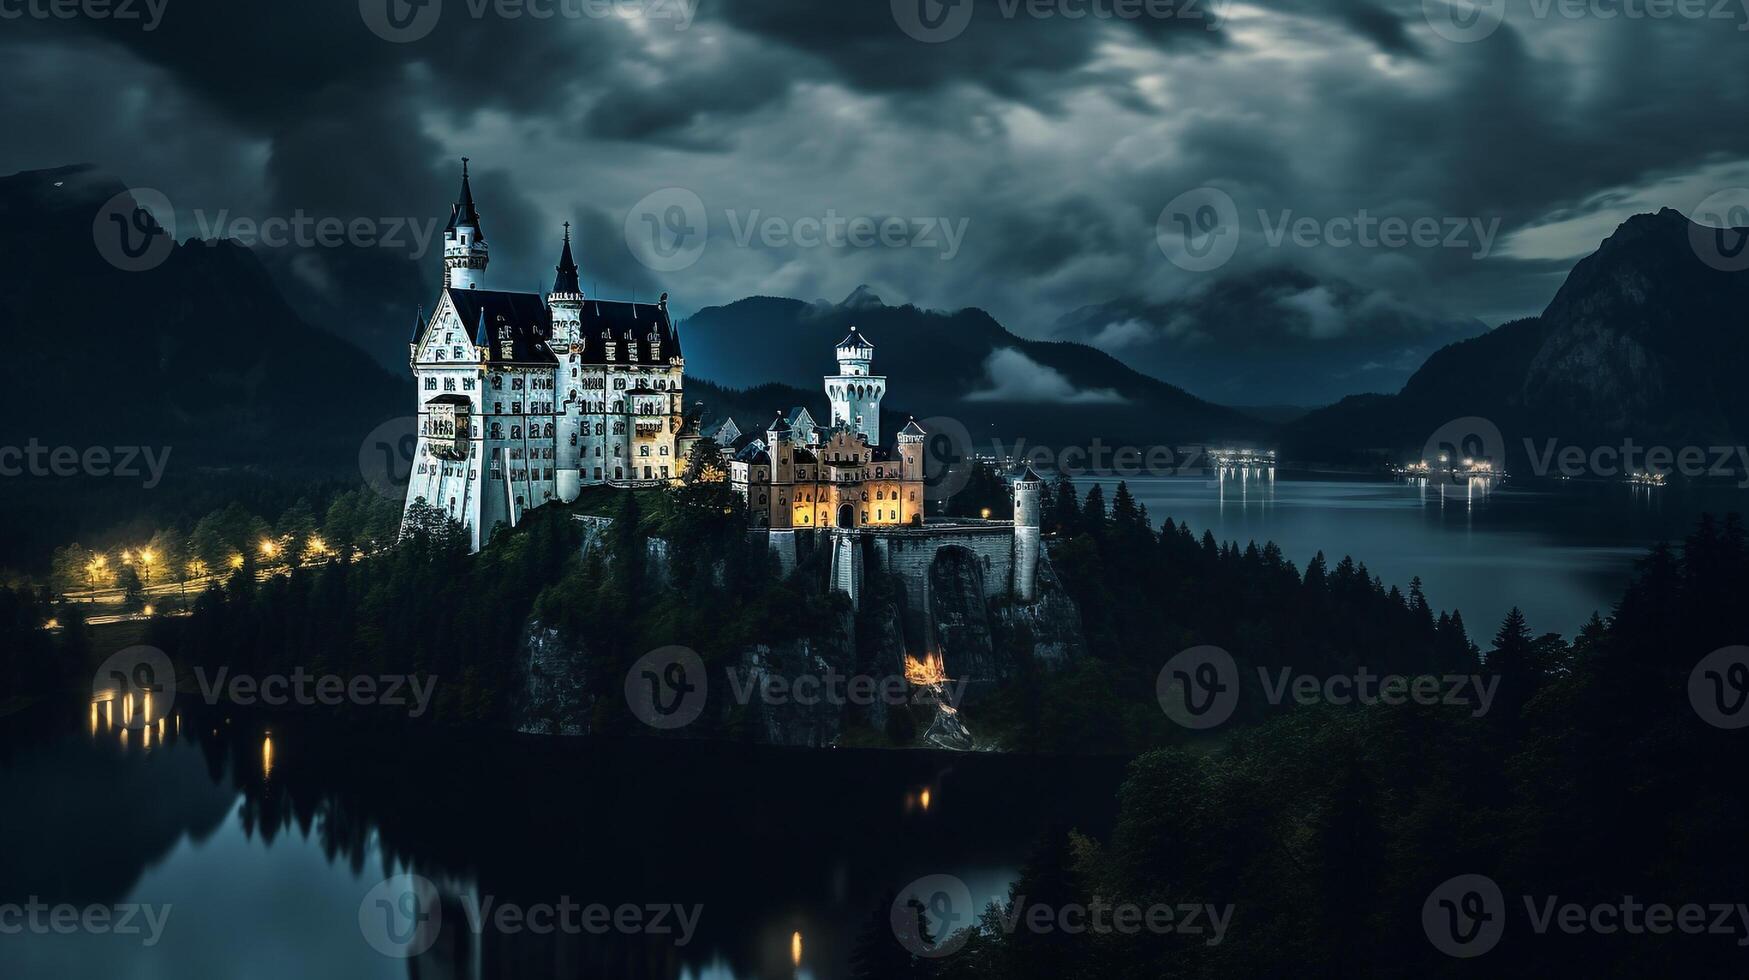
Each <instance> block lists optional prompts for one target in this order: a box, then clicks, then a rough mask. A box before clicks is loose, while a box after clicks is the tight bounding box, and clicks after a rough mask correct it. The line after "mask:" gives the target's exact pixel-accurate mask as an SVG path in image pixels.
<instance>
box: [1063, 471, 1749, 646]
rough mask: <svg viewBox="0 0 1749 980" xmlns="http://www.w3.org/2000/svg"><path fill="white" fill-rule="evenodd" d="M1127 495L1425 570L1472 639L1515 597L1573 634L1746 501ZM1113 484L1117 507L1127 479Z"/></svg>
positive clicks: (1215, 488) (1194, 517) (1188, 516)
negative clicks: (1666, 551) (1654, 554)
mask: <svg viewBox="0 0 1749 980" xmlns="http://www.w3.org/2000/svg"><path fill="white" fill-rule="evenodd" d="M1126 482H1127V483H1128V484H1129V487H1130V492H1131V493H1133V494H1135V497H1136V499H1137V501H1139V502H1140V503H1142V504H1144V505H1146V506H1147V508H1148V516H1149V518H1150V519H1151V520H1152V521H1153V522H1154V524H1155V525H1156V526H1158V525H1159V524H1160V523H1161V522H1162V521H1164V520H1165V519H1166V518H1168V517H1170V518H1172V519H1173V520H1175V521H1178V522H1180V523H1188V524H1189V525H1190V527H1191V529H1192V531H1193V532H1194V533H1195V534H1196V535H1197V536H1198V537H1201V536H1202V533H1203V531H1205V530H1207V531H1212V532H1214V535H1215V537H1216V538H1217V539H1218V540H1220V541H1221V542H1222V543H1225V542H1227V541H1237V542H1238V543H1239V546H1240V547H1241V548H1243V547H1244V546H1245V544H1246V543H1247V542H1250V541H1256V542H1257V544H1258V545H1259V546H1260V547H1261V546H1262V545H1263V543H1264V542H1266V541H1274V542H1275V543H1276V544H1277V545H1278V546H1279V547H1280V548H1281V549H1282V552H1283V554H1285V555H1286V556H1287V557H1288V558H1289V559H1291V560H1292V561H1293V562H1294V564H1295V565H1296V566H1298V567H1299V568H1300V570H1301V571H1304V570H1305V567H1306V563H1307V562H1308V561H1310V559H1311V558H1312V556H1313V555H1315V554H1317V553H1318V552H1319V551H1322V552H1323V553H1324V557H1325V560H1326V562H1327V563H1328V564H1329V565H1330V566H1331V567H1335V565H1336V563H1337V562H1338V561H1340V560H1341V559H1342V556H1344V555H1352V556H1354V560H1355V561H1357V562H1363V563H1365V565H1366V567H1367V570H1368V571H1369V572H1371V573H1372V574H1373V575H1376V576H1378V577H1379V578H1381V579H1383V580H1384V583H1385V586H1386V587H1387V588H1389V587H1390V586H1392V585H1395V586H1397V587H1398V588H1400V589H1402V590H1403V591H1405V592H1407V591H1408V588H1409V580H1410V579H1412V578H1414V577H1415V576H1417V575H1419V576H1421V582H1422V588H1423V590H1424V591H1425V592H1426V594H1427V601H1428V602H1429V603H1430V604H1432V606H1433V607H1434V608H1435V609H1443V610H1448V611H1449V610H1451V609H1457V610H1459V611H1461V612H1462V613H1463V615H1464V623H1465V625H1466V626H1467V627H1468V629H1469V632H1470V637H1471V639H1473V640H1476V641H1477V642H1478V643H1479V644H1481V645H1483V646H1486V645H1487V644H1486V641H1487V639H1488V638H1490V637H1492V636H1493V634H1494V630H1495V628H1496V627H1497V626H1498V625H1499V623H1500V620H1501V619H1502V618H1503V617H1504V616H1505V615H1506V612H1507V610H1509V609H1511V608H1512V607H1513V606H1514V605H1516V606H1518V607H1520V608H1521V609H1523V610H1524V613H1525V616H1526V617H1527V618H1528V619H1529V621H1530V626H1531V629H1533V630H1535V631H1538V632H1558V633H1561V634H1563V635H1566V636H1571V635H1572V634H1573V633H1574V632H1576V631H1577V630H1578V629H1579V627H1580V626H1582V625H1584V623H1585V621H1586V620H1587V619H1589V618H1590V617H1591V614H1592V612H1593V611H1597V612H1601V613H1603V614H1604V615H1606V616H1607V615H1608V614H1609V610H1610V609H1611V607H1612V606H1613V605H1614V604H1615V602H1616V600H1617V599H1619V598H1620V596H1621V591H1622V588H1623V586H1625V585H1626V584H1627V582H1628V580H1629V577H1630V575H1631V573H1632V571H1633V563H1634V561H1635V560H1636V559H1638V558H1640V557H1642V556H1644V555H1645V553H1646V549H1647V548H1649V547H1650V546H1651V545H1652V544H1654V543H1656V542H1658V541H1662V540H1671V541H1677V542H1680V541H1681V539H1682V538H1683V536H1684V535H1686V534H1687V533H1688V531H1689V530H1690V529H1691V528H1692V527H1693V525H1694V521H1695V519H1696V518H1697V517H1698V516H1699V515H1700V514H1701V513H1702V512H1704V511H1712V512H1714V513H1717V514H1723V513H1726V512H1729V511H1732V510H1735V511H1737V512H1743V511H1746V510H1749V494H1745V493H1742V492H1740V491H1735V490H1732V489H1730V488H1710V487H1709V488H1696V487H1675V486H1670V487H1664V488H1660V489H1655V490H1654V489H1648V488H1644V487H1634V486H1628V485H1625V484H1606V483H1578V482H1570V483H1549V484H1537V485H1534V486H1532V487H1525V486H1520V485H1516V484H1514V483H1511V482H1508V483H1507V484H1505V485H1504V486H1497V487H1492V488H1490V487H1489V486H1488V485H1486V484H1481V483H1479V482H1478V483H1477V484H1476V485H1474V486H1471V485H1453V484H1449V483H1443V482H1437V481H1436V482H1432V483H1428V482H1427V481H1418V482H1412V483H1392V482H1338V481H1317V480H1289V479H1270V478H1269V477H1268V476H1267V475H1265V474H1262V473H1258V472H1251V473H1248V474H1244V475H1241V476H1227V477H1225V478H1223V479H1219V480H1216V479H1213V478H1204V477H1190V476H1184V477H1141V478H1136V479H1129V480H1127V481H1126ZM1077 483H1078V484H1080V485H1081V487H1082V490H1083V492H1085V489H1086V487H1087V486H1089V485H1091V484H1093V483H1099V484H1101V485H1103V487H1104V489H1105V495H1106V498H1105V499H1106V503H1107V505H1108V506H1109V504H1110V502H1111V496H1112V494H1113V492H1114V491H1115V489H1116V484H1117V481H1116V480H1115V479H1112V480H1104V479H1083V480H1078V481H1077Z"/></svg>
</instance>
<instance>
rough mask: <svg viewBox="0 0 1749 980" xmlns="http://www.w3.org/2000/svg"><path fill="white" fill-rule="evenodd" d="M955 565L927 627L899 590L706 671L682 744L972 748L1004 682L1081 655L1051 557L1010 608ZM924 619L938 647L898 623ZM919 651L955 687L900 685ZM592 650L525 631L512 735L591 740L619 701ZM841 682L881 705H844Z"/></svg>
mask: <svg viewBox="0 0 1749 980" xmlns="http://www.w3.org/2000/svg"><path fill="white" fill-rule="evenodd" d="M952 554H953V553H951V552H950V553H949V554H948V555H946V556H944V560H943V561H941V562H940V563H939V564H937V565H936V566H935V567H934V568H933V569H932V570H931V579H930V598H929V607H930V608H929V610H928V616H926V617H916V616H908V615H907V614H906V610H905V598H904V594H903V592H902V591H901V590H894V591H892V592H891V593H887V594H881V595H875V596H871V597H870V600H869V601H868V602H866V603H865V606H864V609H863V610H862V611H861V612H860V613H857V614H852V613H850V612H849V611H845V612H844V613H843V614H842V615H841V617H840V618H839V620H838V621H837V622H835V623H833V624H831V629H829V630H827V631H825V634H824V636H823V638H817V639H811V640H795V641H788V642H776V643H758V644H753V645H751V646H749V647H747V648H745V649H742V650H740V651H739V652H738V653H737V654H736V655H735V656H734V657H733V658H731V660H730V661H729V662H728V663H726V664H725V663H719V664H716V665H715V666H713V667H711V668H710V673H709V675H708V697H709V701H708V703H707V707H706V708H705V712H706V715H705V719H706V720H705V721H703V722H700V723H695V725H694V726H693V729H692V730H691V731H689V732H685V733H682V734H702V733H705V732H710V733H715V734H718V735H720V736H721V737H725V738H736V739H746V740H749V741H753V742H758V743H761V744H767V745H789V746H796V747H806V748H823V747H827V746H832V745H837V744H841V743H842V742H843V740H845V739H846V737H847V736H850V735H852V734H853V733H854V734H855V739H856V741H858V742H865V741H869V740H873V741H874V742H875V743H876V744H892V745H905V744H926V745H930V746H933V747H938V748H949V749H973V748H977V747H978V746H979V743H978V739H977V714H976V707H975V702H976V699H977V697H978V695H980V694H982V693H985V692H988V691H991V690H994V689H995V688H997V687H1000V686H1001V685H1002V684H1004V683H1007V682H1008V681H1011V680H1012V679H1014V678H1015V677H1016V676H1018V675H1019V674H1020V673H1021V672H1022V669H1023V668H1024V667H1025V665H1026V664H1027V662H1029V661H1030V662H1033V663H1036V664H1037V665H1038V666H1039V667H1040V668H1041V669H1043V670H1047V671H1050V670H1056V669H1059V668H1061V667H1063V666H1064V665H1066V664H1068V663H1069V662H1070V661H1072V660H1074V659H1076V658H1078V657H1081V656H1083V655H1084V654H1085V652H1086V647H1085V641H1084V640H1083V638H1082V634H1081V614H1080V611H1079V610H1078V609H1076V607H1075V603H1074V601H1073V600H1072V599H1070V598H1069V596H1068V594H1067V593H1065V592H1064V591H1063V589H1062V586H1061V584H1060V583H1059V582H1058V580H1057V577H1056V574H1055V572H1054V571H1053V570H1052V569H1051V567H1050V562H1049V558H1048V557H1045V558H1044V559H1042V560H1041V564H1040V569H1039V596H1038V599H1037V600H1036V601H1033V602H1030V603H1015V602H1011V601H1009V600H1006V599H998V600H994V601H987V600H986V599H985V598H984V583H983V578H982V571H981V569H980V568H979V567H978V565H977V563H976V561H974V560H965V561H961V560H959V559H958V558H957V557H952ZM920 618H921V619H924V620H926V621H928V622H931V623H933V634H934V635H932V636H928V637H924V636H918V635H907V633H908V631H907V629H906V623H907V622H908V621H909V622H912V623H915V622H917V621H918V620H919V619H920ZM910 632H911V633H912V634H915V627H913V629H912V630H911V631H910ZM924 651H929V652H938V653H940V654H941V656H942V660H943V662H944V664H946V665H947V672H948V675H949V677H950V678H951V679H952V680H951V681H950V682H949V683H947V684H945V685H943V686H942V687H940V688H938V689H931V688H915V687H910V686H907V685H902V684H899V683H898V681H899V679H902V678H903V677H904V674H905V663H906V657H907V656H908V655H909V656H915V657H921V655H922V653H923V652H924ZM587 652H588V651H587V650H586V649H585V647H584V645H583V644H581V643H578V642H575V641H568V640H567V639H565V638H564V637H563V636H561V635H560V633H559V631H557V630H555V629H551V628H548V627H546V626H544V625H542V624H541V623H540V622H538V621H531V622H530V623H529V624H528V626H527V629H526V631H525V636H524V640H523V655H524V663H523V685H522V696H521V711H520V715H519V718H518V721H517V725H516V727H517V728H518V729H519V730H521V731H526V732H538V733H543V734H557V735H587V734H589V733H590V728H591V724H590V719H591V716H592V715H593V714H594V713H595V708H596V706H597V704H598V702H599V699H601V698H621V697H623V696H624V694H623V691H622V690H621V688H620V686H619V685H618V684H617V683H612V684H610V683H606V682H597V683H595V684H593V685H592V684H591V682H590V680H589V675H588V672H587V667H586V664H587V662H588V657H587ZM833 678H837V679H838V680H837V681H836V682H833V681H832V679H833ZM850 678H860V679H863V682H866V683H868V684H869V685H870V687H871V689H873V690H876V691H880V692H885V693H883V694H879V695H876V696H872V697H870V696H856V695H855V694H849V693H848V687H847V685H848V684H849V683H850V681H849V679H850ZM798 681H800V682H801V685H800V686H798ZM822 681H825V682H827V683H825V684H824V685H823V686H822V685H821V682H822ZM961 681H964V682H965V683H964V685H963V686H962V685H961V684H960V683H959V682H961ZM834 684H835V686H834ZM834 691H836V692H837V693H836V694H834V693H831V692H834ZM962 691H963V692H964V695H965V697H966V699H967V700H968V701H971V702H973V707H972V709H971V710H970V711H969V712H968V713H966V714H965V715H961V714H960V713H958V711H957V710H956V709H957V707H958V705H956V704H954V703H953V701H954V699H955V698H957V697H958V696H959V695H960V692H962ZM772 692H775V696H772ZM962 703H963V702H962Z"/></svg>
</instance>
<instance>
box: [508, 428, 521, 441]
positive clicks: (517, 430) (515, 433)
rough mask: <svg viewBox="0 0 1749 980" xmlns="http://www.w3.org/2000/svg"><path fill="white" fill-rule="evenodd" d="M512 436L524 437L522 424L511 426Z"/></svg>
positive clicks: (513, 437)
mask: <svg viewBox="0 0 1749 980" xmlns="http://www.w3.org/2000/svg"><path fill="white" fill-rule="evenodd" d="M510 438H512V439H521V438H522V426H520V425H513V426H511V427H510Z"/></svg>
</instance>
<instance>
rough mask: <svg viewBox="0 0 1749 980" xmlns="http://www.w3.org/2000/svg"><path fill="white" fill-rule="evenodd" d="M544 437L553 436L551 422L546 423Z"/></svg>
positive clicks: (549, 437)
mask: <svg viewBox="0 0 1749 980" xmlns="http://www.w3.org/2000/svg"><path fill="white" fill-rule="evenodd" d="M546 437H547V438H548V439H551V438H552V437H553V424H552V423H551V422H548V423H547V430H546Z"/></svg>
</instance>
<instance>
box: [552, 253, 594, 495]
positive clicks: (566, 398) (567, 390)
mask: <svg viewBox="0 0 1749 980" xmlns="http://www.w3.org/2000/svg"><path fill="white" fill-rule="evenodd" d="M555 272H556V275H555V276H554V277H553V291H552V292H551V293H548V294H547V307H548V308H549V309H551V310H552V314H553V339H552V343H551V344H550V345H549V346H551V347H552V349H553V351H554V353H556V354H561V355H563V354H568V353H570V351H571V350H572V349H573V348H576V349H581V348H582V346H583V286H582V284H581V282H580V281H579V280H578V277H577V262H576V260H575V259H573V258H572V257H571V223H570V222H569V221H567V222H565V247H564V250H563V251H561V252H560V253H559V264H558V266H557V268H556V270H555ZM582 398H583V390H582V386H581V384H580V379H579V378H578V376H577V374H576V373H575V372H570V373H567V372H565V371H560V372H559V404H561V405H563V406H565V407H566V408H567V411H565V412H564V413H563V414H562V415H561V416H560V417H559V439H558V446H557V449H558V457H559V479H558V482H557V485H556V487H555V489H556V490H557V492H558V495H559V499H560V500H562V501H564V502H565V503H570V502H571V501H573V500H576V499H577V494H578V493H579V492H580V491H581V490H582V487H583V466H584V464H583V453H584V449H585V448H586V444H588V440H586V439H584V438H583V437H584V436H585V435H586V433H585V431H584V430H585V429H586V428H587V427H588V422H587V420H585V419H584V418H583V414H582V413H581V412H574V411H569V410H568V409H569V408H570V406H572V405H575V404H578V403H579V402H580V401H581V400H582Z"/></svg>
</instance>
